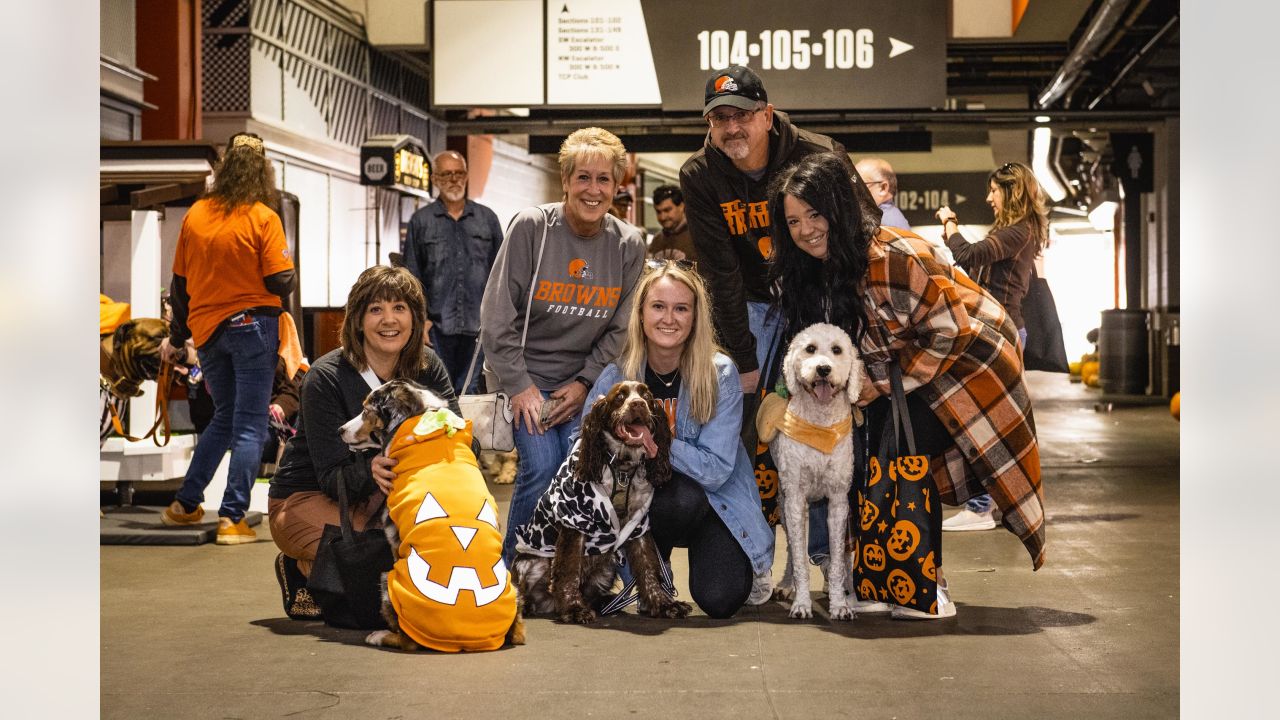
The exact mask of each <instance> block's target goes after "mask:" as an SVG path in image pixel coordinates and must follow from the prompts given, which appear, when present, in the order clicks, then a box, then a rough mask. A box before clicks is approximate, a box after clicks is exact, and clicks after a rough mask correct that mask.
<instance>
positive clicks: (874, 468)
mask: <svg viewBox="0 0 1280 720" xmlns="http://www.w3.org/2000/svg"><path fill="white" fill-rule="evenodd" d="M869 472H870V473H871V477H869V478H867V487H872V486H873V485H875V484H876V483H878V482H880V461H879V460H877V459H876V458H875V457H874V456H872V458H871V469H870V471H869Z"/></svg>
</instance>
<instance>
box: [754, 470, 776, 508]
mask: <svg viewBox="0 0 1280 720" xmlns="http://www.w3.org/2000/svg"><path fill="white" fill-rule="evenodd" d="M756 487H757V488H759V490H760V499H761V500H768V499H769V498H771V497H773V496H774V495H777V494H778V471H777V470H770V469H768V468H767V467H766V466H764V465H757V466H756Z"/></svg>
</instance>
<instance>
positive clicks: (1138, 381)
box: [1098, 310, 1151, 395]
mask: <svg viewBox="0 0 1280 720" xmlns="http://www.w3.org/2000/svg"><path fill="white" fill-rule="evenodd" d="M1150 327H1151V313H1150V311H1147V310H1103V311H1102V328H1101V330H1100V331H1099V333H1098V356H1099V357H1098V362H1099V365H1098V380H1099V383H1100V384H1101V385H1102V392H1104V393H1107V394H1108V395H1145V394H1146V393H1147V385H1148V383H1149V381H1150V370H1151V368H1150V365H1151V351H1150V332H1151V331H1150Z"/></svg>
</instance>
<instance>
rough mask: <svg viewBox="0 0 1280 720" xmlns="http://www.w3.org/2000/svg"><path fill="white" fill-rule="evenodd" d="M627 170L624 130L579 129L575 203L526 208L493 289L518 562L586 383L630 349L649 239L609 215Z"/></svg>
mask: <svg viewBox="0 0 1280 720" xmlns="http://www.w3.org/2000/svg"><path fill="white" fill-rule="evenodd" d="M626 166H627V151H626V148H624V147H623V146H622V141H621V140H619V139H618V138H617V136H615V135H614V134H613V133H611V132H609V131H608V130H602V129H600V128H594V127H592V128H583V129H581V130H576V131H574V132H573V133H571V134H570V135H569V137H567V138H566V139H565V141H564V143H563V144H562V145H561V146H560V179H561V182H562V184H563V187H564V193H565V199H564V200H563V201H561V202H557V203H550V204H547V205H539V206H536V207H532V208H527V209H525V210H522V211H520V213H519V214H517V215H516V217H515V218H514V219H513V220H512V221H511V225H510V226H509V227H508V228H507V237H506V239H505V240H504V242H503V243H502V248H501V249H500V250H499V251H498V258H497V261H496V262H495V263H494V266H493V272H491V273H490V274H489V282H488V283H487V284H486V285H485V289H484V300H483V301H482V302H481V304H480V324H481V329H480V342H481V343H482V344H483V346H484V353H485V362H486V365H487V367H488V368H489V369H490V370H491V371H492V372H493V373H494V374H495V375H497V377H498V383H499V385H500V386H501V389H502V391H503V392H505V393H507V395H508V396H510V398H511V407H512V410H513V411H514V412H515V444H516V452H517V453H518V455H519V461H518V462H519V465H518V471H517V473H516V483H515V489H514V491H513V493H512V496H511V509H510V511H509V513H508V514H507V523H506V527H505V533H506V534H505V537H504V538H503V543H502V558H503V560H505V561H506V563H507V565H508V567H509V566H510V565H511V561H512V559H513V558H514V556H515V532H514V531H515V528H516V527H518V526H520V525H522V524H524V523H525V522H527V521H528V520H529V518H530V516H531V515H532V514H533V508H534V506H535V505H536V504H537V502H538V498H539V497H541V496H542V493H543V492H544V491H545V490H546V489H547V485H548V484H549V483H550V482H551V478H552V476H553V475H555V472H556V470H557V469H558V468H559V467H560V464H561V463H562V462H563V461H564V459H565V457H567V456H568V455H569V447H570V441H569V440H570V437H571V436H572V435H575V434H576V433H577V430H578V425H579V423H580V422H581V420H582V415H581V410H582V404H583V401H584V400H585V399H586V395H587V390H588V389H589V388H590V387H591V386H592V384H594V383H595V381H596V378H597V377H598V376H599V375H600V371H601V370H603V369H604V367H605V366H606V365H608V364H609V363H611V362H613V360H614V359H615V358H616V357H617V356H618V353H619V352H620V351H621V350H622V344H623V341H624V339H625V336H626V323H627V318H628V317H629V315H630V308H631V300H632V293H633V291H634V290H635V286H636V282H637V281H638V280H639V279H640V271H641V270H642V269H643V267H644V253H645V240H644V234H643V233H642V232H641V231H640V230H639V229H638V228H636V227H634V226H632V225H629V224H627V223H625V222H622V221H620V220H618V219H617V218H615V217H613V216H612V215H609V214H608V211H609V207H610V204H611V203H612V202H613V195H614V192H615V191H616V190H617V189H618V185H619V183H620V182H621V181H622V176H623V173H624V172H625V171H626ZM544 231H545V232H544ZM544 234H545V238H546V242H545V246H544V244H543V237H544ZM540 248H542V249H541V251H540ZM526 321H527V322H528V331H527V333H526V331H525V323H526ZM495 389H496V388H492V387H491V388H489V390H490V391H493V390H495Z"/></svg>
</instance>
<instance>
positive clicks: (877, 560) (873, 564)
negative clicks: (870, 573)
mask: <svg viewBox="0 0 1280 720" xmlns="http://www.w3.org/2000/svg"><path fill="white" fill-rule="evenodd" d="M862 562H863V563H865V564H866V566H867V569H868V570H874V571H876V572H879V571H881V570H883V569H884V563H885V557H884V548H882V547H880V546H879V545H877V544H876V543H870V544H867V545H863V546H862Z"/></svg>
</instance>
